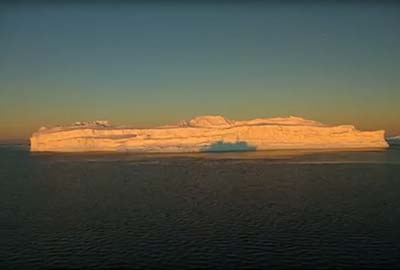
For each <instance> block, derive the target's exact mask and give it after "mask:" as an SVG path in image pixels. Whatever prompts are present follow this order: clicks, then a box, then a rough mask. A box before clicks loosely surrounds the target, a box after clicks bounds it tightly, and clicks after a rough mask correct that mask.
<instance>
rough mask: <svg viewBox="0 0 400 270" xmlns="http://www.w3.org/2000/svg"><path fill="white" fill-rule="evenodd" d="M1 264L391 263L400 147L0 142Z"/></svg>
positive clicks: (396, 239) (396, 262) (396, 240)
mask: <svg viewBox="0 0 400 270" xmlns="http://www.w3.org/2000/svg"><path fill="white" fill-rule="evenodd" d="M0 242H1V244H0V269H42V268H81V267H84V268H88V267H90V268H117V267H123V268H163V269H180V268H217V269H232V268H271V267H273V268H282V269H286V268H287V267H296V268H299V267H302V268H352V269H354V268H359V267H362V268H378V269H386V268H392V269H399V268H400V148H391V149H388V150H373V149H371V150H365V151H351V150H347V151H341V152H337V151H266V152H246V153H218V154H216V153H208V154H206V153H201V154H190V155H183V154H180V155H162V154H104V153H94V154H50V153H42V154H37V153H30V152H29V147H28V146H27V145H1V146H0Z"/></svg>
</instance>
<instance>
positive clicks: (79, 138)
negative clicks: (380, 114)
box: [31, 115, 388, 152]
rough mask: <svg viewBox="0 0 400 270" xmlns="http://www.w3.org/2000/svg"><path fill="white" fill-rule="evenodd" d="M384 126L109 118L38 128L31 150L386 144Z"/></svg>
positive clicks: (285, 120) (210, 118)
mask: <svg viewBox="0 0 400 270" xmlns="http://www.w3.org/2000/svg"><path fill="white" fill-rule="evenodd" d="M386 147H388V143H387V142H386V141H385V138H384V131H383V130H379V131H359V130H357V129H356V128H355V127H354V126H352V125H340V126H327V125H324V124H322V123H320V122H317V121H312V120H306V119H303V118H301V117H293V116H290V117H278V118H258V119H253V120H246V121H235V120H230V119H227V118H225V117H223V116H219V115H206V116H199V117H196V118H193V119H191V120H188V121H186V120H184V121H180V122H179V123H177V124H174V125H166V126H160V127H156V128H150V129H148V128H146V129H144V128H128V127H118V126H113V125H112V124H111V123H109V122H108V121H94V122H76V123H75V124H73V125H71V126H63V127H54V128H45V127H42V128H40V129H39V131H37V132H35V133H34V134H33V135H32V137H31V151H51V152H86V151H132V152H203V151H217V152H218V151H254V150H269V149H321V148H332V149H334V148H386Z"/></svg>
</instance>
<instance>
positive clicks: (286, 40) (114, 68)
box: [0, 1, 400, 138]
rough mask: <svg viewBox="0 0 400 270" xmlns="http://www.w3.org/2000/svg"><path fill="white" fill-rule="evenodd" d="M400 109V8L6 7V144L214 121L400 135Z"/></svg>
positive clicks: (2, 77)
mask: <svg viewBox="0 0 400 270" xmlns="http://www.w3.org/2000/svg"><path fill="white" fill-rule="evenodd" d="M243 2H244V1H243ZM306 3H307V2H306ZM399 101H400V5H395V4H388V3H386V4H361V3H353V4H333V3H332V4H327V5H318V4H311V3H307V4H263V5H261V4H257V3H255V2H253V3H251V4H244V3H237V4H228V3H225V4H219V5H212V4H197V5H195V4H191V5H183V4H178V3H174V4H173V5H167V4H165V5H161V4H160V3H159V4H153V5H144V4H124V3H122V4H119V5H107V4H98V5H94V4H93V5H90V4H65V3H64V4H38V5H28V4H20V5H12V4H8V5H5V4H3V5H0V126H1V127H0V138H11V137H12V138H17V137H21V138H22V137H27V136H29V134H30V133H31V132H32V131H33V130H35V129H37V128H38V127H39V126H41V125H56V124H66V123H70V122H74V121H79V120H96V119H108V120H111V121H113V122H116V123H119V124H130V125H139V126H152V125H158V124H165V123H170V122H175V121H177V120H180V119H187V118H190V117H192V116H196V115H201V114H222V115H225V116H227V117H228V118H233V119H249V118H255V117H273V116H288V115H296V116H302V117H305V118H311V119H313V120H319V121H323V122H326V123H328V124H338V123H344V124H355V125H356V126H357V127H359V128H361V129H367V130H369V129H386V130H387V131H388V133H389V134H396V133H400V121H399V120H398V119H399V118H400V106H399Z"/></svg>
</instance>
